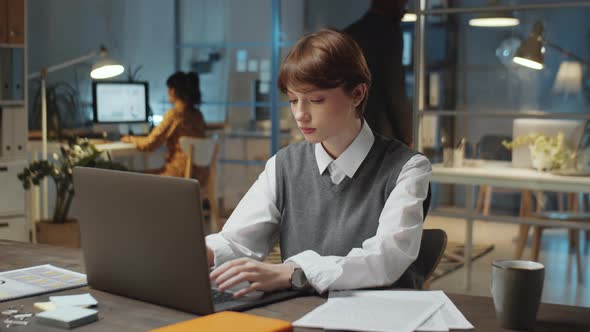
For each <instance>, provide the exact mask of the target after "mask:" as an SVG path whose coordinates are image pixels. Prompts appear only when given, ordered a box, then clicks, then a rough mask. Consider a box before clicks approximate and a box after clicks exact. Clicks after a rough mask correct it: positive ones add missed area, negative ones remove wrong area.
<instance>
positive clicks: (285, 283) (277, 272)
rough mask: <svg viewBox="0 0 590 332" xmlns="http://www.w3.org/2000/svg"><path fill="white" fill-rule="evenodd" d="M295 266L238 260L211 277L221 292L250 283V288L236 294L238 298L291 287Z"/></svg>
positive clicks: (213, 273)
mask: <svg viewBox="0 0 590 332" xmlns="http://www.w3.org/2000/svg"><path fill="white" fill-rule="evenodd" d="M294 270H295V265H293V264H289V263H283V264H268V263H262V262H259V261H256V260H253V259H251V258H238V259H234V260H232V261H229V262H226V263H225V264H223V265H221V266H220V267H218V268H216V269H215V270H213V272H211V274H210V275H209V277H210V279H211V280H213V281H214V282H215V284H216V285H217V287H219V290H220V291H225V290H226V289H228V288H230V287H233V286H235V285H237V284H239V283H240V282H244V281H248V282H249V283H250V286H249V287H246V288H244V289H241V290H239V291H238V292H236V293H235V294H234V296H235V297H236V298H238V297H240V296H243V295H246V294H248V293H250V292H253V291H264V292H270V291H273V290H277V289H286V288H290V287H291V274H292V273H293V271H294Z"/></svg>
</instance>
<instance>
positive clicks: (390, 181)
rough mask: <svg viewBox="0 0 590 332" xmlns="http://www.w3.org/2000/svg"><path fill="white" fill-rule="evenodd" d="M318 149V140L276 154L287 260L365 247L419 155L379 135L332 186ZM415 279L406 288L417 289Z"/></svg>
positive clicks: (292, 146) (278, 203)
mask: <svg viewBox="0 0 590 332" xmlns="http://www.w3.org/2000/svg"><path fill="white" fill-rule="evenodd" d="M314 149H315V148H314V145H313V144H311V143H308V142H300V143H296V144H292V145H290V146H288V147H286V148H284V149H282V150H280V151H279V152H278V153H277V155H276V182H277V187H276V189H277V190H276V192H277V207H278V209H279V212H280V213H281V221H280V245H281V256H282V257H283V260H284V259H287V258H289V257H291V256H293V255H295V254H298V253H300V252H303V251H305V250H313V251H315V252H317V253H318V254H320V255H322V256H330V255H335V256H346V255H347V254H348V253H349V252H350V250H351V249H353V248H360V247H362V243H363V241H365V240H366V239H368V238H371V237H373V236H374V235H375V234H376V232H377V226H378V225H379V216H380V214H381V211H382V210H383V207H384V205H385V202H386V201H387V198H388V197H389V195H390V193H391V192H392V190H393V188H394V187H395V184H396V182H397V178H398V176H399V173H400V172H401V169H402V167H403V166H404V165H405V164H406V162H407V161H408V160H409V159H410V158H411V157H412V156H414V155H415V154H417V152H416V151H414V150H411V149H410V148H408V147H407V146H405V145H404V144H403V143H401V142H399V141H397V140H392V139H388V138H385V137H383V136H381V135H378V134H375V142H374V143H373V146H372V147H371V149H370V151H369V153H368V155H367V157H365V160H364V161H363V162H362V163H361V165H360V166H359V168H358V170H357V171H356V173H355V174H354V176H353V178H352V179H351V178H349V177H345V178H344V180H342V181H341V182H340V183H339V184H333V183H332V181H331V179H330V174H329V171H328V170H327V169H326V171H325V172H324V173H323V174H321V175H320V174H319V170H318V166H317V162H316V158H315V151H314ZM406 274H408V273H406ZM410 274H412V273H410ZM404 278H405V279H407V278H408V276H404V277H403V278H402V279H404ZM416 278H418V276H414V275H410V276H409V279H410V282H409V283H404V284H403V285H402V287H410V288H416V287H417V286H418V285H415V283H420V282H421V281H420V280H415V279H416ZM420 284H421V283H420ZM418 287H419V286H418Z"/></svg>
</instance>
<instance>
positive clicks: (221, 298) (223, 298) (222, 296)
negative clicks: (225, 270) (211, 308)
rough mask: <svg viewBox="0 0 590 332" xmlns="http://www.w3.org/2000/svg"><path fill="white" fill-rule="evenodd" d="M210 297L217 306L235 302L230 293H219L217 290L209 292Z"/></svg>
mask: <svg viewBox="0 0 590 332" xmlns="http://www.w3.org/2000/svg"><path fill="white" fill-rule="evenodd" d="M211 297H213V304H218V303H223V302H228V301H233V300H235V299H234V295H233V294H232V293H228V292H220V291H219V290H217V289H212V290H211Z"/></svg>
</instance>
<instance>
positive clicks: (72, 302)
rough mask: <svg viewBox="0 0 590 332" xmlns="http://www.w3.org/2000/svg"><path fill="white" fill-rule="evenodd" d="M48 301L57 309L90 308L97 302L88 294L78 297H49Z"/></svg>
mask: <svg viewBox="0 0 590 332" xmlns="http://www.w3.org/2000/svg"><path fill="white" fill-rule="evenodd" d="M49 300H50V301H51V302H53V303H55V305H56V306H58V307H82V308H87V307H92V306H95V305H98V301H96V299H95V298H94V297H93V296H92V295H90V293H86V294H79V295H62V296H50V297H49Z"/></svg>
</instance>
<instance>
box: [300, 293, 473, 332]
mask: <svg viewBox="0 0 590 332" xmlns="http://www.w3.org/2000/svg"><path fill="white" fill-rule="evenodd" d="M293 325H294V326H299V327H314V328H324V329H344V330H349V331H376V332H380V331H401V332H412V331H424V332H426V331H448V330H449V329H473V325H471V324H470V323H469V322H468V321H467V319H465V317H464V316H463V315H462V314H461V312H460V311H459V310H458V309H457V307H455V305H454V304H453V302H451V300H450V299H449V298H448V297H447V296H446V295H445V294H444V293H443V292H442V291H338V292H331V293H330V297H329V299H328V302H326V303H325V304H323V305H321V306H319V307H318V308H316V309H315V310H313V311H312V312H310V313H308V314H307V315H305V316H303V317H302V318H301V319H299V320H297V321H295V322H294V323H293Z"/></svg>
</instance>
